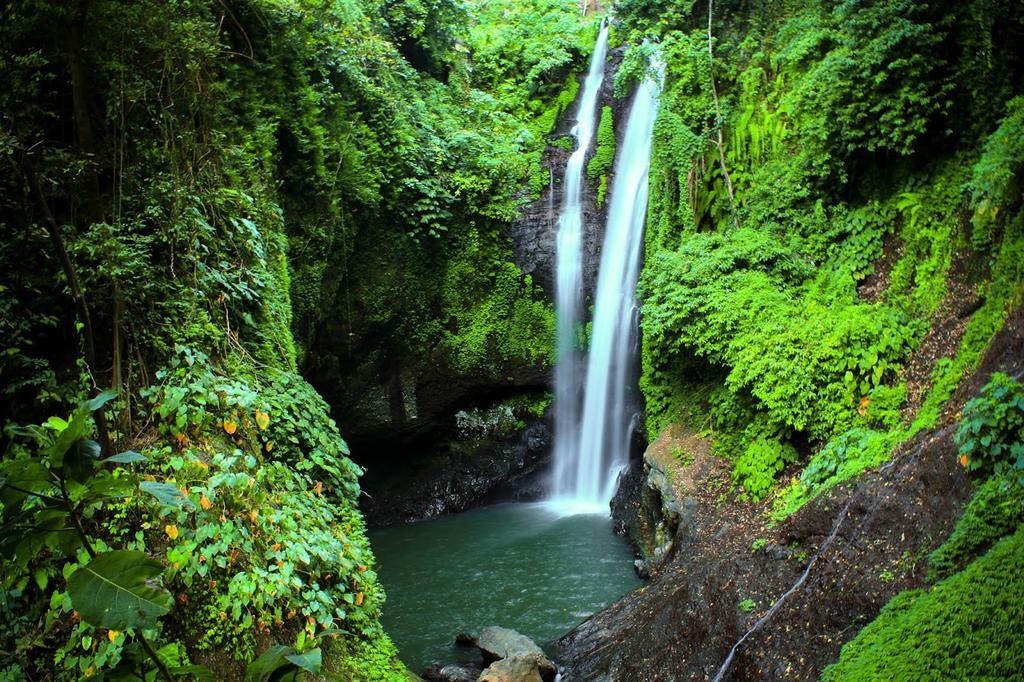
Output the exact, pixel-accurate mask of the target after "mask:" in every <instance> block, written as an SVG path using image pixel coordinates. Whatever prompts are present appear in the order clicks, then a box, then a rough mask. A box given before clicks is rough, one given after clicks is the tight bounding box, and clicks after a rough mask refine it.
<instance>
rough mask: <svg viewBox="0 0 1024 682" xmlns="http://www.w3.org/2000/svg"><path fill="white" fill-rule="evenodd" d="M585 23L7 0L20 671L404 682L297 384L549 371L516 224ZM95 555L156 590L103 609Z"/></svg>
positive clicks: (334, 436) (12, 513)
mask: <svg viewBox="0 0 1024 682" xmlns="http://www.w3.org/2000/svg"><path fill="white" fill-rule="evenodd" d="M593 31H594V27H593V25H592V23H591V22H590V21H589V20H586V21H584V20H581V18H580V17H579V14H578V11H577V9H576V7H575V5H574V3H572V2H561V1H558V0H548V1H547V2H539V3H532V4H530V5H529V6H528V7H527V6H523V5H522V4H521V3H513V2H467V3H460V2H454V1H453V0H402V1H400V2H377V1H376V0H338V1H330V0H308V1H306V0H303V1H302V2H283V1H280V0H244V1H241V2H230V3H226V2H214V1H213V0H198V1H178V2H169V3H168V2H152V1H150V0H140V1H138V2H132V3H127V4H126V3H122V2H113V1H108V0H92V1H88V2H87V1H83V2H74V3H57V4H54V3H46V2H39V1H38V0H18V1H17V2H13V3H7V4H5V5H4V8H3V9H2V10H0V44H2V45H3V46H4V48H3V53H2V54H0V73H2V75H0V111H2V112H3V113H2V115H0V161H2V165H0V209H2V210H0V213H2V215H3V217H2V218H0V223H2V237H0V242H2V246H3V248H2V249H0V254H2V255H0V264H2V266H3V275H2V276H0V333H2V334H3V335H4V337H5V340H6V344H5V349H4V353H3V355H2V359H0V377H2V379H3V381H2V384H3V388H2V390H3V397H4V401H3V405H4V407H3V409H2V414H0V420H2V421H3V422H4V423H5V424H6V425H7V427H8V431H7V436H8V438H7V440H6V445H5V447H4V455H3V460H2V463H3V474H2V475H0V486H2V491H3V499H2V505H3V506H2V512H3V522H4V549H5V553H4V559H3V560H2V562H0V589H2V592H0V594H2V595H3V596H2V598H0V614H2V620H3V622H4V627H3V628H2V630H0V649H2V650H3V652H4V653H3V658H2V659H0V671H3V674H4V675H7V676H13V677H18V676H20V675H21V674H22V673H24V674H25V675H29V676H31V677H33V678H38V677H40V676H42V675H52V676H54V677H57V678H62V679H72V678H78V677H88V676H90V675H98V676H100V675H107V676H115V677H116V675H115V673H114V671H115V670H118V671H122V672H123V671H125V670H128V671H129V672H130V671H132V670H135V671H138V670H143V669H146V668H147V667H148V670H149V672H148V673H147V674H148V675H149V676H150V678H152V677H153V675H159V676H160V677H166V676H167V674H168V669H169V674H171V675H176V676H181V675H186V676H187V675H200V676H202V675H205V674H206V673H204V672H203V669H202V668H200V667H195V666H199V665H203V666H206V667H207V668H208V669H209V670H212V673H211V674H212V675H213V676H214V677H216V678H220V677H224V676H230V675H241V674H242V673H243V672H244V671H245V670H246V668H247V666H248V667H249V669H250V673H251V674H252V675H254V676H255V678H257V679H266V678H267V677H269V676H271V675H280V674H281V673H282V672H283V671H284V670H285V667H286V666H291V667H292V669H293V670H295V669H305V670H319V671H320V672H321V673H323V674H327V675H330V676H332V677H334V678H337V679H345V680H361V679H395V678H402V677H404V674H405V673H404V669H403V667H402V666H401V664H400V663H399V662H398V660H397V658H396V655H395V649H394V646H393V645H392V644H391V642H390V641H389V640H388V638H387V636H386V635H385V634H384V633H383V632H382V631H381V628H380V625H379V616H380V611H381V606H382V604H383V601H384V595H383V593H382V591H381V589H380V587H379V585H378V583H377V580H376V575H375V573H374V570H373V563H374V561H373V555H372V553H371V552H370V549H369V547H368V544H367V541H366V538H365V535H364V527H363V521H362V519H361V517H360V515H359V513H358V510H357V508H356V502H357V500H358V496H359V486H358V483H357V476H358V475H359V473H360V471H359V468H358V467H357V466H356V465H355V464H353V463H352V461H351V460H350V459H349V458H348V454H349V453H348V448H347V446H346V444H345V442H344V441H343V440H342V438H341V435H340V433H339V430H338V428H337V427H336V426H335V424H334V422H333V421H332V420H331V418H330V416H329V412H328V407H327V405H326V404H325V403H324V401H323V400H322V399H321V398H320V396H319V395H318V394H317V393H316V391H314V390H313V388H312V387H311V386H310V385H309V384H307V383H306V382H305V381H304V380H303V379H302V378H301V377H300V375H299V373H298V372H299V371H300V370H301V371H305V372H308V373H311V375H312V376H314V377H315V378H317V379H320V380H325V381H329V380H330V379H331V378H334V379H337V380H338V381H339V382H340V381H341V380H342V376H344V375H345V374H346V373H348V372H352V373H355V372H358V371H360V368H362V367H364V366H370V367H373V368H380V367H390V366H404V367H409V366H416V365H417V364H419V365H420V366H425V367H433V366H437V365H439V366H443V367H445V368H446V369H445V371H447V372H449V373H450V374H451V375H452V376H456V377H457V376H462V375H467V374H468V375H481V374H483V375H486V376H501V374H502V372H504V371H505V370H506V369H507V368H508V367H509V366H531V367H543V366H544V365H545V364H546V363H547V362H548V361H549V359H550V355H551V350H550V348H551V342H550V337H551V332H552V327H553V324H552V313H551V309H550V306H549V304H548V303H547V302H546V301H545V300H544V297H543V295H542V292H540V290H539V289H538V288H537V287H536V286H535V285H534V284H533V283H532V282H531V281H530V279H529V278H528V277H524V276H523V275H522V274H521V273H520V272H519V270H518V269H517V268H516V266H515V265H514V264H513V263H512V260H511V259H512V254H511V249H510V244H509V243H508V238H507V236H506V232H505V226H506V225H507V223H508V222H509V221H511V220H512V219H514V218H516V217H517V216H518V215H519V208H520V206H521V205H522V204H523V202H524V201H526V200H527V199H528V197H529V188H530V187H531V186H533V185H534V184H536V183H537V182H539V176H540V174H539V172H538V171H537V167H538V163H539V160H540V156H541V152H542V151H543V149H544V147H545V146H546V144H547V143H548V135H549V134H550V133H551V132H552V131H553V129H554V127H555V124H556V121H557V118H558V116H559V115H560V113H561V112H562V111H564V110H565V108H566V107H567V106H568V105H569V104H570V103H571V101H572V98H573V97H574V95H575V87H574V86H575V84H576V81H575V78H574V76H573V74H574V73H575V72H576V71H578V70H579V68H580V65H581V64H582V63H584V61H585V58H586V54H585V53H586V50H588V49H589V47H590V43H591V41H592V38H593ZM543 182H544V185H545V186H546V183H547V176H546V175H545V177H544V180H543ZM324 367H330V368H335V369H336V370H337V371H336V372H335V373H334V374H330V373H329V372H322V370H323V368H324ZM108 387H109V388H111V389H112V390H113V393H112V394H106V393H104V394H103V399H102V402H103V404H102V405H100V404H99V402H93V403H91V404H89V407H88V408H81V409H79V410H77V411H75V412H74V413H73V415H72V417H71V418H70V419H66V418H65V417H66V415H67V413H68V412H69V411H70V410H71V406H73V405H77V404H80V403H83V402H84V401H86V400H87V399H89V398H91V397H93V396H97V395H98V394H99V392H100V389H105V388H108ZM95 400H97V401H99V399H98V398H96V399H95ZM93 410H95V411H94V412H93ZM90 414H92V415H94V416H95V422H93V420H92V419H90V418H89V417H90ZM50 415H62V416H59V417H50ZM48 417H49V419H47V418H48ZM40 422H41V423H42V425H41V426H34V427H24V426H23V427H16V425H17V424H38V423H40ZM65 452H67V453H73V456H72V455H68V457H64V454H65ZM122 452H124V453H128V454H124V455H121V454H117V453H122ZM19 482H20V483H19ZM15 488H18V489H20V491H18V490H15ZM152 490H157V491H158V492H159V493H160V494H158V495H156V496H154V495H152V494H148V492H147V491H150V492H151V491H152ZM94 554H95V557H94V556H93V555H94ZM111 557H112V558H111ZM90 567H91V568H90ZM82 571H85V573H83V572H82ZM82 575H98V576H103V579H109V578H110V576H112V575H122V576H124V580H125V585H126V586H127V588H128V589H129V591H131V590H132V589H134V588H133V587H132V585H134V586H135V587H138V584H139V583H138V581H139V580H140V579H142V577H144V578H146V579H149V580H151V581H156V580H160V581H162V584H163V587H162V588H161V587H157V586H155V585H154V586H153V587H152V588H146V589H152V590H155V592H153V593H152V594H150V595H149V596H150V597H152V601H153V602H154V603H155V604H157V606H158V608H157V607H154V609H153V610H151V611H147V616H146V618H145V619H144V620H141V621H140V620H132V619H130V618H129V619H127V620H124V619H122V620H117V619H116V618H114V619H112V617H109V614H108V615H107V616H102V615H99V616H98V615H95V614H93V613H92V612H91V611H90V609H89V607H88V604H87V597H84V596H82V594H83V592H82V590H78V591H77V592H76V588H75V585H76V576H82ZM79 582H81V581H79ZM90 589H91V587H90ZM88 591H89V590H88V589H87V590H85V592H88ZM154 595H155V596H154ZM172 602H173V603H172ZM147 642H149V643H151V644H152V648H153V649H154V650H155V651H156V650H158V653H156V654H153V655H149V652H147V651H146V649H148V648H150V647H149V646H148V645H147V644H146V643H147ZM190 666H191V667H190ZM296 666H297V668H296ZM118 674H119V673H118Z"/></svg>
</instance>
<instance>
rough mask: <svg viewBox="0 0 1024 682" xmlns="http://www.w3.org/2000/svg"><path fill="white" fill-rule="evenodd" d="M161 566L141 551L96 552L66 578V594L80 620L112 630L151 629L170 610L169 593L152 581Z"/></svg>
mask: <svg viewBox="0 0 1024 682" xmlns="http://www.w3.org/2000/svg"><path fill="white" fill-rule="evenodd" d="M163 571H164V567H163V565H162V564H161V563H160V562H159V561H157V560H156V559H153V558H152V557H150V556H148V555H146V554H145V553H144V552H134V551H129V550H117V551H114V552H104V553H103V554H98V555H96V557H95V558H94V559H93V560H92V561H90V562H89V563H88V564H86V565H85V566H82V567H81V568H79V569H78V570H76V571H75V572H74V573H72V574H71V577H70V578H68V596H70V597H71V603H72V606H74V608H75V610H76V611H78V614H79V616H81V618H82V620H83V621H84V622H86V623H88V624H90V625H93V626H95V627H101V628H109V629H112V630H127V629H128V628H152V627H154V626H155V625H156V622H157V619H158V618H159V617H160V616H162V615H164V614H165V613H167V612H168V611H170V610H171V606H173V603H174V601H173V599H172V598H171V593H170V592H168V591H167V590H165V589H163V587H160V586H158V585H156V584H155V583H153V582H152V581H153V579H154V578H156V577H158V576H159V575H160V574H162V573H163Z"/></svg>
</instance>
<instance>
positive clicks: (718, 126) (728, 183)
mask: <svg viewBox="0 0 1024 682" xmlns="http://www.w3.org/2000/svg"><path fill="white" fill-rule="evenodd" d="M713 15H714V0H708V77H709V78H710V79H711V96H712V97H714V99H715V130H716V131H717V133H718V140H717V144H718V159H719V162H720V163H721V164H722V175H724V176H725V188H726V190H727V191H728V192H729V208H730V210H731V211H732V222H733V225H734V226H735V227H736V229H739V227H740V221H739V219H738V218H737V217H736V196H735V194H734V193H733V190H732V178H730V177H729V169H728V168H727V167H726V165H725V145H724V143H723V141H722V108H721V107H720V106H719V104H718V89H717V88H715V63H714V59H715V57H714V50H713V49H712V37H711V18H712V16H713Z"/></svg>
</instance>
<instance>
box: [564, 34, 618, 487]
mask: <svg viewBox="0 0 1024 682" xmlns="http://www.w3.org/2000/svg"><path fill="white" fill-rule="evenodd" d="M607 54H608V26H607V24H604V23H603V24H602V26H601V31H600V33H599V34H598V36H597V43H596V44H595V45H594V54H593V56H591V58H590V68H589V70H588V71H587V80H586V81H585V82H584V83H583V93H582V96H581V97H580V104H579V109H578V110H577V111H576V125H575V126H574V127H573V129H572V134H573V136H574V137H575V138H576V149H575V151H573V153H572V155H571V156H570V157H569V162H568V164H567V165H566V167H565V180H564V182H563V183H562V189H563V192H564V194H563V197H562V210H561V214H560V215H559V217H558V238H557V247H556V259H557V262H556V265H555V272H556V279H555V292H556V295H555V298H556V300H555V306H556V319H557V327H558V330H557V331H558V339H557V344H558V346H557V350H558V360H557V362H556V364H555V398H554V412H555V438H554V461H555V480H556V482H558V481H568V480H569V477H570V476H571V475H572V472H571V470H570V463H571V460H572V459H573V458H574V457H575V453H576V452H577V450H578V449H579V431H578V429H579V423H580V389H581V378H582V367H583V363H582V359H581V357H580V352H579V337H578V332H577V329H578V325H579V323H580V321H581V318H582V315H581V308H582V298H583V297H582V288H583V275H582V268H583V258H582V253H581V245H582V243H583V241H582V235H583V203H582V198H583V171H584V167H585V166H584V164H585V161H586V157H587V152H588V151H589V149H590V144H591V142H592V141H593V138H594V131H595V129H596V128H597V122H596V120H595V119H596V118H597V96H598V92H599V91H600V89H601V85H602V83H604V62H605V58H606V56H607ZM560 485H561V483H556V486H560Z"/></svg>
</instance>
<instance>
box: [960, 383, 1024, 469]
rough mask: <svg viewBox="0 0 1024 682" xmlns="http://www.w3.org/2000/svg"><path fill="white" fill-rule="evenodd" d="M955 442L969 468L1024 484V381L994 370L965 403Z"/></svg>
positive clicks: (962, 459)
mask: <svg viewBox="0 0 1024 682" xmlns="http://www.w3.org/2000/svg"><path fill="white" fill-rule="evenodd" d="M956 442H957V444H958V445H959V446H960V456H961V461H962V462H963V463H964V465H965V466H966V467H967V468H968V469H969V470H971V471H976V472H981V473H983V474H989V473H995V474H996V475H997V476H1001V477H1006V478H1009V479H1015V480H1016V481H1017V482H1018V483H1020V484H1021V485H1022V486H1024V384H1021V382H1019V381H1017V380H1015V379H1013V378H1011V377H1008V376H1007V375H1005V374H1003V373H1002V372H996V373H995V374H993V375H992V379H991V380H990V381H989V382H988V383H987V384H986V385H985V386H984V387H983V388H982V389H981V395H979V396H978V397H976V398H973V399H971V400H970V401H968V403H967V404H966V405H965V406H964V409H963V417H962V421H961V423H960V427H959V428H958V429H957V432H956Z"/></svg>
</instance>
